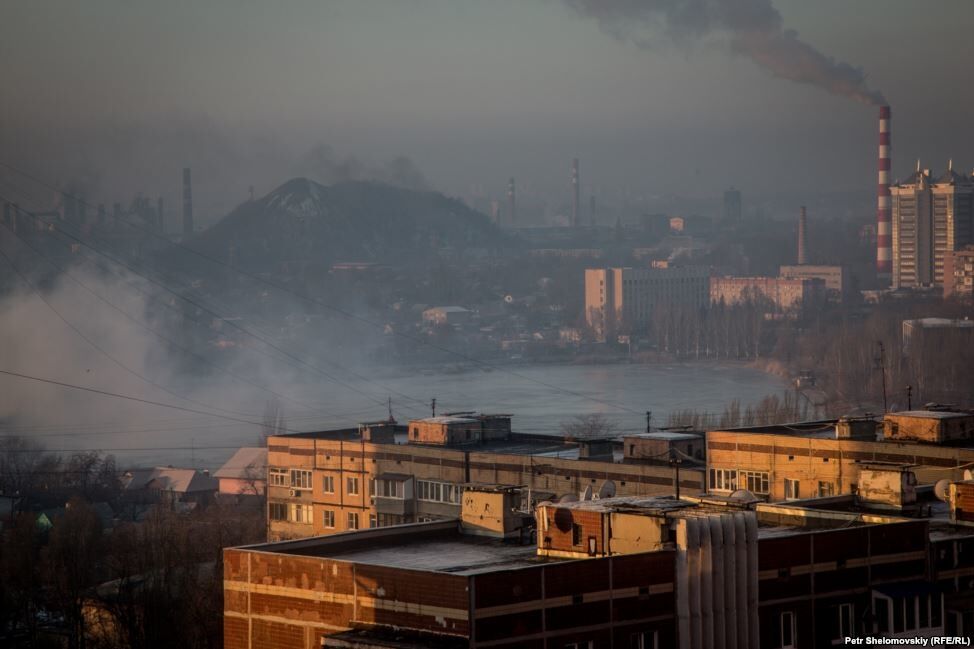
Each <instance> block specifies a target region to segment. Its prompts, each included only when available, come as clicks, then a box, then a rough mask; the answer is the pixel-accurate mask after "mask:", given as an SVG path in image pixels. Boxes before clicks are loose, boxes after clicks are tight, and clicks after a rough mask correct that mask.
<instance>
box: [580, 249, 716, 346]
mask: <svg viewBox="0 0 974 649" xmlns="http://www.w3.org/2000/svg"><path fill="white" fill-rule="evenodd" d="M709 291H710V269H709V268H706V267H703V266H684V267H676V268H588V269H586V270H585V321H586V322H587V323H588V325H589V327H591V328H592V330H593V331H594V332H595V336H596V339H597V340H598V341H600V342H605V341H606V340H609V339H611V338H612V337H613V336H614V335H615V334H616V333H620V332H623V331H632V330H633V329H638V328H640V327H644V326H646V324H647V323H648V322H649V321H650V318H651V317H652V314H653V309H654V308H656V307H657V306H660V305H664V304H673V305H685V306H694V307H706V306H708V304H709V301H710V293H709Z"/></svg>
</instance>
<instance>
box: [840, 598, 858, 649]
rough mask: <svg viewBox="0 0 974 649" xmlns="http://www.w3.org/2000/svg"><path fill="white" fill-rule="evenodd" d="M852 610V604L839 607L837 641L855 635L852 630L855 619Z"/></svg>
mask: <svg viewBox="0 0 974 649" xmlns="http://www.w3.org/2000/svg"><path fill="white" fill-rule="evenodd" d="M852 613H853V609H852V604H840V605H839V639H840V640H841V639H843V638H851V637H853V636H854V635H855V633H854V631H855V629H854V628H853V627H854V626H855V622H854V621H853V620H854V619H855V618H853V616H852Z"/></svg>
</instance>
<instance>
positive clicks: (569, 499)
mask: <svg viewBox="0 0 974 649" xmlns="http://www.w3.org/2000/svg"><path fill="white" fill-rule="evenodd" d="M558 502H560V503H577V502H578V496H576V495H575V494H565V495H564V496H562V497H561V498H559V499H558Z"/></svg>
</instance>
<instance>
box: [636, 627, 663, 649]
mask: <svg viewBox="0 0 974 649" xmlns="http://www.w3.org/2000/svg"><path fill="white" fill-rule="evenodd" d="M629 649H659V636H658V633H657V632H656V631H640V632H639V633H633V634H630V636H629Z"/></svg>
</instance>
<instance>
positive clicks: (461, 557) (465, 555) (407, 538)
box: [243, 519, 559, 575]
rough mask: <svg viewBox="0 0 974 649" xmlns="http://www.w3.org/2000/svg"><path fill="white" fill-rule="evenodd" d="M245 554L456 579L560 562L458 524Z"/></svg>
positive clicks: (378, 531)
mask: <svg viewBox="0 0 974 649" xmlns="http://www.w3.org/2000/svg"><path fill="white" fill-rule="evenodd" d="M243 549H247V550H256V551H261V552H273V553H280V554H298V555H304V556H315V557H323V558H328V559H334V560H338V561H347V562H349V563H358V564H366V565H372V566H388V567H393V568H400V569H404V570H420V571H425V572H440V573H450V574H454V575H475V574H478V573H483V572H491V571H495V570H511V569H513V568H525V567H528V566H532V565H537V564H539V563H552V562H556V561H559V559H556V558H551V557H539V556H538V555H537V546H536V545H535V544H533V543H531V544H527V545H519V544H515V543H510V542H504V541H503V540H501V539H494V538H489V537H484V536H472V535H465V534H463V533H462V532H461V530H460V524H459V521H457V520H455V519H451V520H446V521H436V522H433V523H408V524H405V525H392V526H388V527H379V528H373V529H368V530H357V531H354V532H345V533H341V534H331V535H329V536H316V537H311V538H308V539H300V540H296V541H281V542H279V543H266V544H262V545H253V546H247V547H246V548H243Z"/></svg>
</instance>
